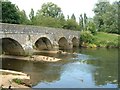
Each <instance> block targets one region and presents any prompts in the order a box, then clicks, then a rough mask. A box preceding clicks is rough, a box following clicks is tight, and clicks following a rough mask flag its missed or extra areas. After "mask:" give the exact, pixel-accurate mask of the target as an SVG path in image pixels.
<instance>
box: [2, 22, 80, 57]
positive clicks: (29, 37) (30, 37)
mask: <svg viewBox="0 0 120 90" xmlns="http://www.w3.org/2000/svg"><path fill="white" fill-rule="evenodd" d="M79 37H80V32H79V31H72V30H65V29H59V28H48V27H40V26H31V25H17V24H5V23H0V45H1V47H2V48H1V51H2V53H3V54H15V55H22V54H23V53H24V52H25V51H28V50H31V51H32V50H58V49H72V48H73V47H78V46H79Z"/></svg>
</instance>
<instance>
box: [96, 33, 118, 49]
mask: <svg viewBox="0 0 120 90" xmlns="http://www.w3.org/2000/svg"><path fill="white" fill-rule="evenodd" d="M94 37H95V39H96V40H95V44H96V45H97V46H100V47H118V46H119V45H118V37H120V35H118V34H110V33H104V32H98V33H97V34H96V35H95V36H94Z"/></svg>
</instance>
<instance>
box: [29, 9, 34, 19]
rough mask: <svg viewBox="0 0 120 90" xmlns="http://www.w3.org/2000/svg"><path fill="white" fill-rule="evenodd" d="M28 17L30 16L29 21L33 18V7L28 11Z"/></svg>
mask: <svg viewBox="0 0 120 90" xmlns="http://www.w3.org/2000/svg"><path fill="white" fill-rule="evenodd" d="M29 18H30V20H31V21H32V20H33V18H34V10H33V8H31V12H30V14H29Z"/></svg>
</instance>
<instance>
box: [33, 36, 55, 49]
mask: <svg viewBox="0 0 120 90" xmlns="http://www.w3.org/2000/svg"><path fill="white" fill-rule="evenodd" d="M35 47H36V49H37V50H51V49H52V48H53V46H52V43H51V41H50V40H49V39H48V38H47V37H40V38H39V39H38V40H37V41H36V42H35Z"/></svg>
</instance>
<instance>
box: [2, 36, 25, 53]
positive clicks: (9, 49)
mask: <svg viewBox="0 0 120 90" xmlns="http://www.w3.org/2000/svg"><path fill="white" fill-rule="evenodd" d="M0 47H1V51H2V52H1V54H5V55H24V49H23V47H22V46H21V44H20V43H19V42H18V41H16V40H14V39H12V38H8V37H6V38H1V39H0Z"/></svg>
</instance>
